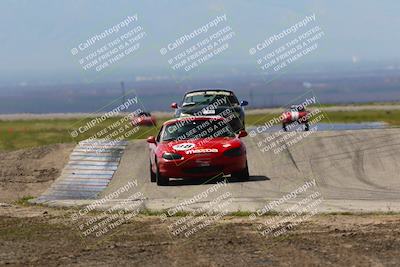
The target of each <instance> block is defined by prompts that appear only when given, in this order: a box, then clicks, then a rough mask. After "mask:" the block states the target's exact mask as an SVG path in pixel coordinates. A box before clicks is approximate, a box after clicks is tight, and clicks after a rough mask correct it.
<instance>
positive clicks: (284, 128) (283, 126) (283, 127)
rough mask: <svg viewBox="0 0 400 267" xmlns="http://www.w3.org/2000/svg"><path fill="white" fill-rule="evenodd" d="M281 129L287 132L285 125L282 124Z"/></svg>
mask: <svg viewBox="0 0 400 267" xmlns="http://www.w3.org/2000/svg"><path fill="white" fill-rule="evenodd" d="M282 129H283V130H284V131H285V132H287V128H286V123H282Z"/></svg>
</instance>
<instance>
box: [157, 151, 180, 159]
mask: <svg viewBox="0 0 400 267" xmlns="http://www.w3.org/2000/svg"><path fill="white" fill-rule="evenodd" d="M162 157H163V159H168V160H173V159H181V158H182V156H181V155H179V154H175V153H169V152H165V153H164V154H163V155H162Z"/></svg>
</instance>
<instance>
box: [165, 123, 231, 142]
mask: <svg viewBox="0 0 400 267" xmlns="http://www.w3.org/2000/svg"><path fill="white" fill-rule="evenodd" d="M215 137H235V133H234V132H233V131H232V129H231V128H230V126H229V125H227V124H226V123H225V122H224V121H223V120H212V119H208V120H193V119H192V120H191V119H187V120H180V121H177V122H175V123H172V124H168V125H166V126H164V127H163V129H162V133H161V141H174V140H188V139H199V138H215Z"/></svg>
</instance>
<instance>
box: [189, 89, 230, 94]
mask: <svg viewBox="0 0 400 267" xmlns="http://www.w3.org/2000/svg"><path fill="white" fill-rule="evenodd" d="M207 91H220V92H226V93H231V94H234V93H233V91H231V90H226V89H219V88H207V89H197V90H192V91H188V92H186V93H185V95H187V94H190V93H197V92H207Z"/></svg>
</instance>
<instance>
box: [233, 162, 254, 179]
mask: <svg viewBox="0 0 400 267" xmlns="http://www.w3.org/2000/svg"><path fill="white" fill-rule="evenodd" d="M232 177H234V178H237V179H239V180H242V181H248V180H249V178H250V174H249V165H248V164H247V161H246V167H245V168H244V169H243V170H241V171H240V172H235V173H232Z"/></svg>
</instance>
